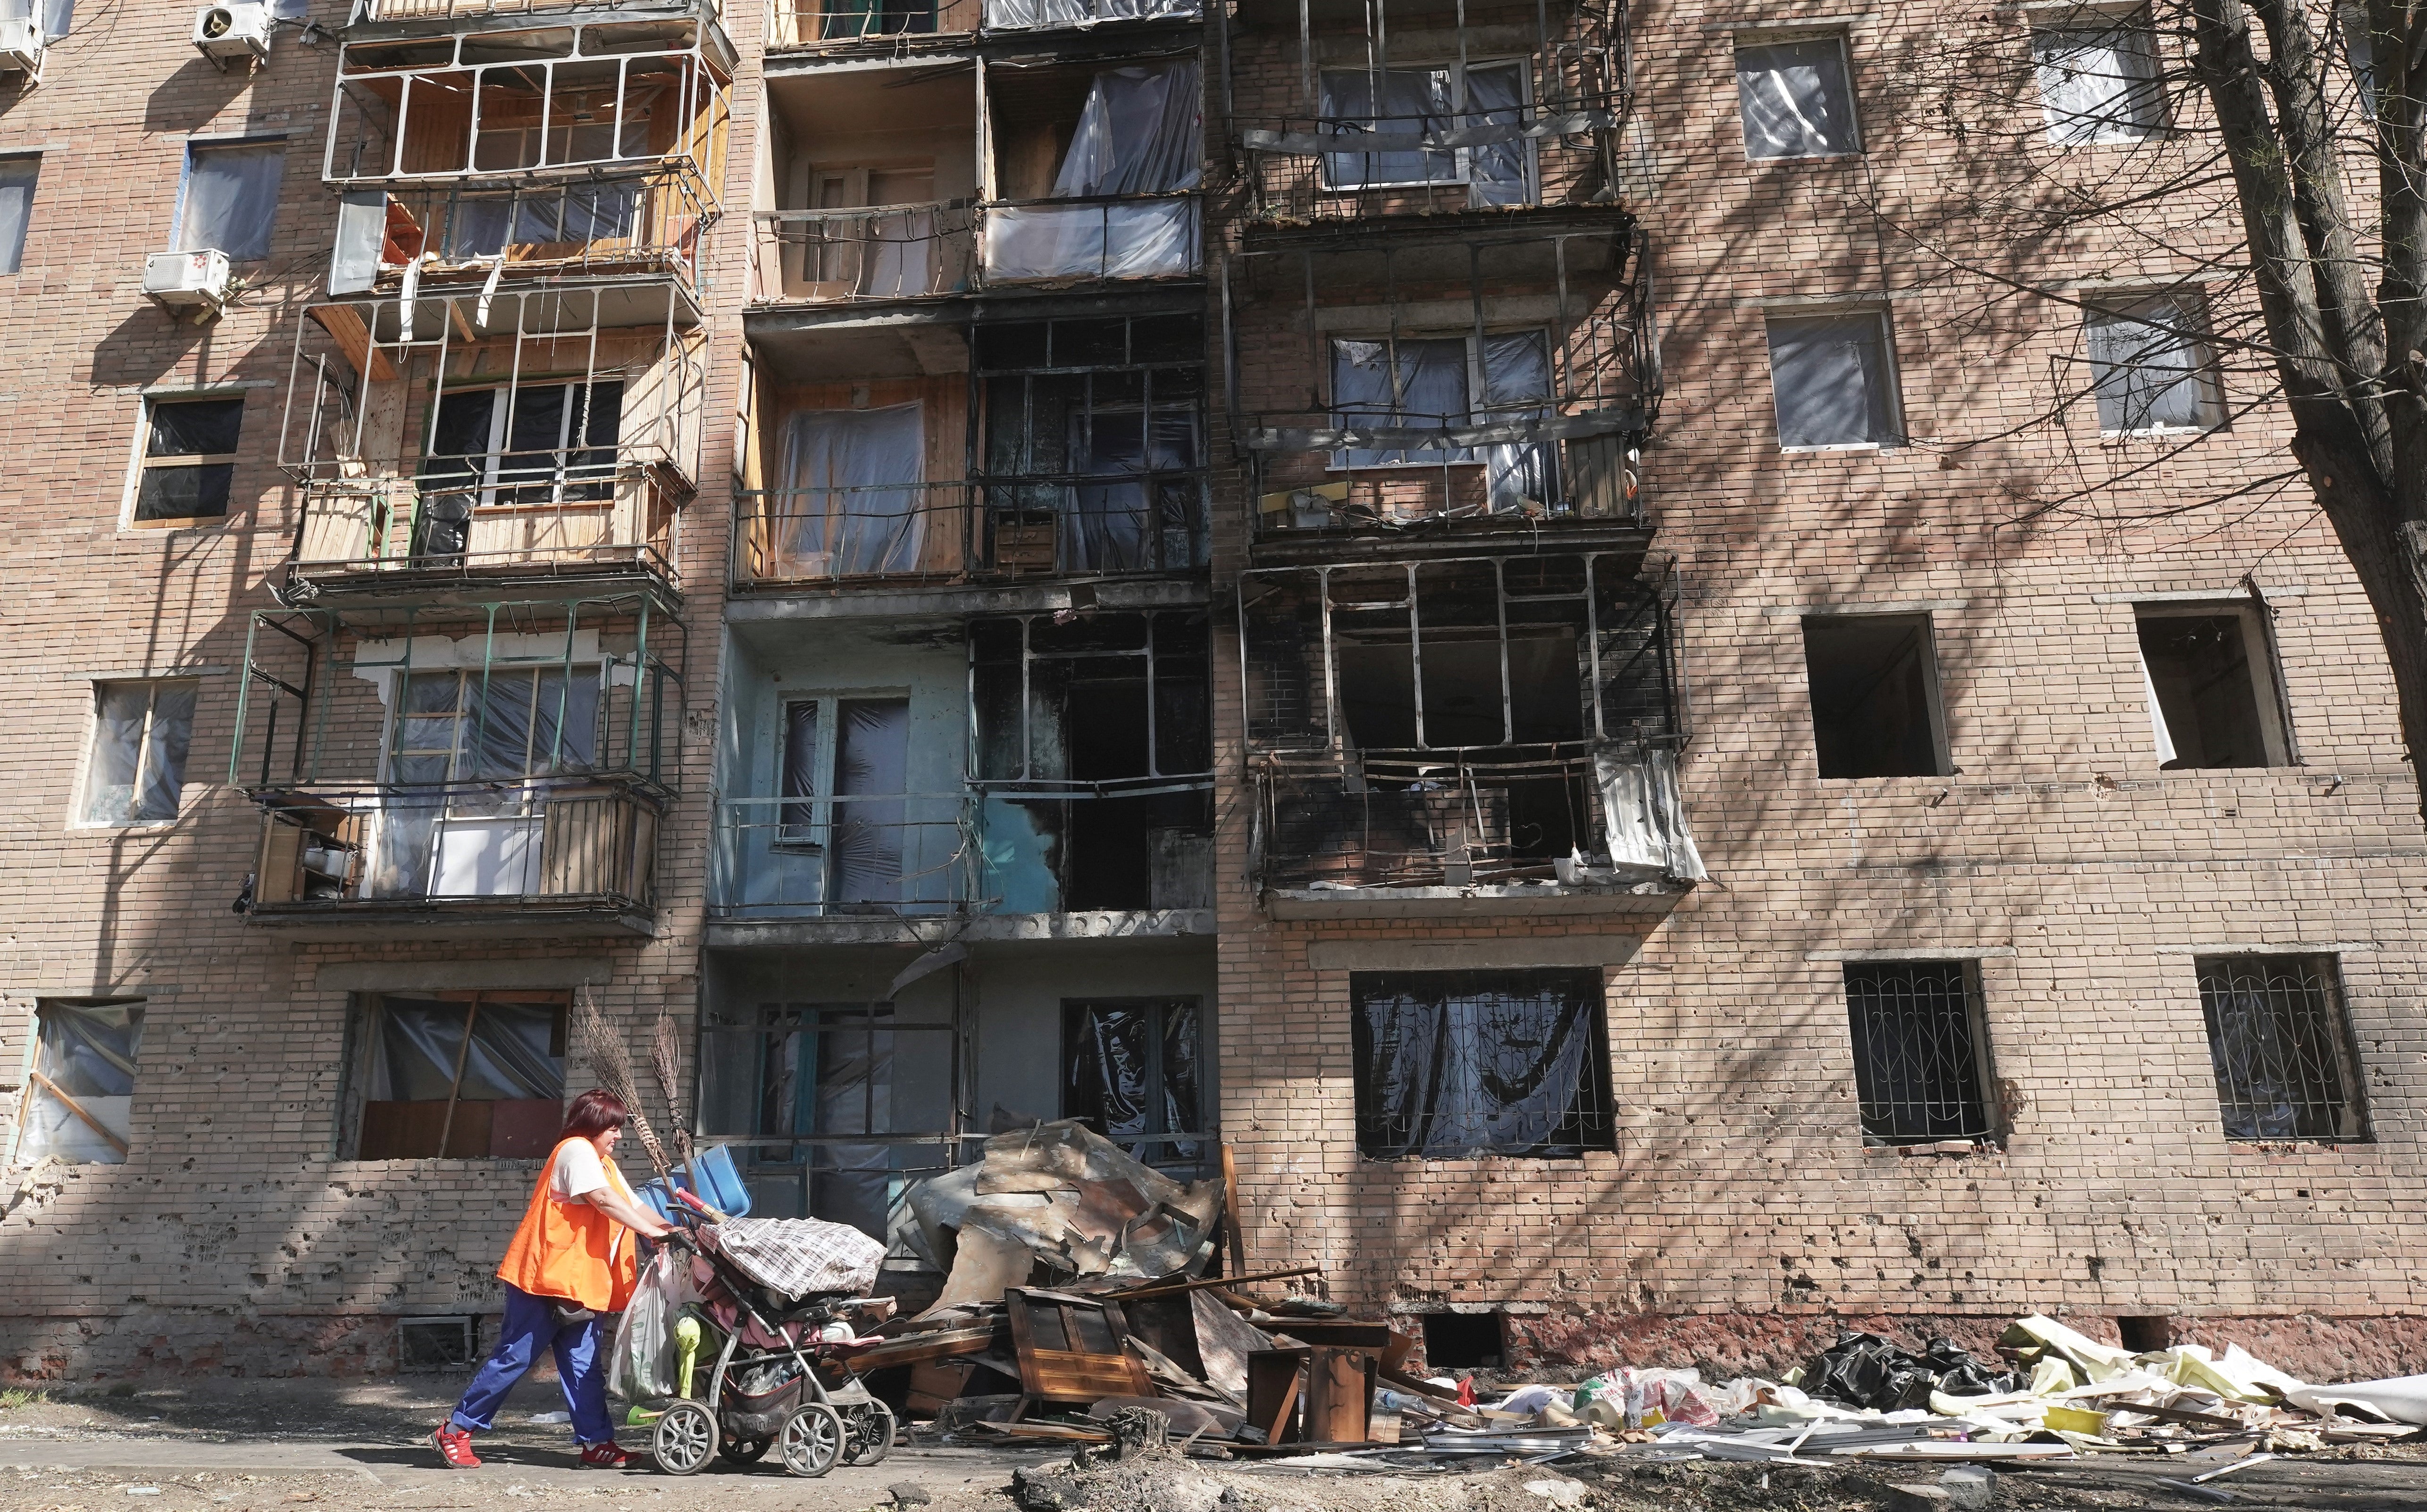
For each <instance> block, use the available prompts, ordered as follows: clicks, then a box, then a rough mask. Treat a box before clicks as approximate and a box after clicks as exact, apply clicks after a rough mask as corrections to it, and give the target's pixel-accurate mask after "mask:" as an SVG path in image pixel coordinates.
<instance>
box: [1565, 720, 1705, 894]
mask: <svg viewBox="0 0 2427 1512" xmlns="http://www.w3.org/2000/svg"><path fill="white" fill-rule="evenodd" d="M1593 775H1594V777H1595V778H1596V780H1597V781H1598V782H1599V783H1600V786H1601V806H1602V819H1603V822H1604V826H1605V827H1606V828H1607V830H1608V832H1609V859H1610V864H1611V865H1613V866H1615V867H1617V868H1619V869H1620V870H1626V871H1635V872H1643V871H1652V872H1655V873H1657V874H1659V875H1661V876H1667V877H1675V878H1677V879H1678V880H1680V881H1684V882H1702V881H1704V880H1706V879H1708V878H1709V876H1710V872H1709V871H1708V870H1705V869H1704V867H1703V865H1702V850H1701V848H1700V847H1698V846H1697V845H1695V843H1694V836H1693V833H1692V832H1691V831H1690V830H1688V829H1687V828H1686V803H1685V796H1684V794H1683V793H1682V792H1681V791H1680V790H1679V788H1678V783H1677V754H1676V753H1675V752H1674V751H1670V750H1669V749H1667V748H1665V747H1654V748H1653V749H1651V750H1648V751H1646V752H1645V753H1644V755H1643V758H1642V759H1641V760H1639V761H1627V760H1623V759H1621V758H1620V757H1619V756H1615V755H1611V754H1607V753H1596V754H1595V755H1594V756H1593Z"/></svg>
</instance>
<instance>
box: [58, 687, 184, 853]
mask: <svg viewBox="0 0 2427 1512" xmlns="http://www.w3.org/2000/svg"><path fill="white" fill-rule="evenodd" d="M201 687H202V684H201V683H199V682H196V681H195V680H193V679H192V678H184V677H181V678H176V679H173V680H170V681H165V682H105V683H96V684H94V685H93V720H92V749H91V751H90V753H89V754H88V755H87V756H86V758H85V774H84V804H83V805H82V808H81V810H80V812H79V815H78V818H79V820H80V821H81V822H83V823H87V824H160V823H166V822H167V821H170V820H172V819H175V818H176V817H177V805H178V803H179V801H180V799H181V798H182V796H183V794H184V792H185V786H186V755H187V751H188V750H189V749H190V748H191V747H192V745H193V740H194V701H195V698H196V696H197V694H198V691H199V690H200V689H201Z"/></svg>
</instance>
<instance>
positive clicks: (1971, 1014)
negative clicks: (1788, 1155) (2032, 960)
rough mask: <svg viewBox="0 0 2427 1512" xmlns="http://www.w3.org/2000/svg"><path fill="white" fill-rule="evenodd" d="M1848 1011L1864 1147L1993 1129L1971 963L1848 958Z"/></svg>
mask: <svg viewBox="0 0 2427 1512" xmlns="http://www.w3.org/2000/svg"><path fill="white" fill-rule="evenodd" d="M1846 1011H1847V1015H1848V1016H1849V1018H1850V1020H1851V1021H1852V1028H1853V1038H1854V1088H1855V1096H1856V1097H1857V1098H1858V1099H1859V1100H1860V1102H1861V1105H1862V1116H1863V1138H1864V1139H1865V1141H1866V1142H1867V1143H1870V1144H1875V1145H1918V1144H1927V1143H1930V1142H1932V1141H1936V1140H1942V1139H1987V1138H1989V1137H1991V1136H1992V1135H1994V1134H1995V1131H1996V1129H1995V1123H1994V1122H1993V1120H1992V1118H1991V1114H1990V1109H1989V1104H1988V1100H1987V1098H1986V1097H1984V1096H1983V1094H1984V1092H1985V1091H1986V1089H1987V1087H1988V1085H1989V1074H1988V1035H1987V1034H1986V1033H1985V1032H1983V1030H1982V1027H1981V1021H1980V997H1979V986H1978V984H1977V983H1976V982H1975V980H1974V977H1973V969H1972V966H1971V964H1970V963H1969V962H1965V961H1866V962H1860V963H1854V962H1849V963H1848V965H1847V967H1846Z"/></svg>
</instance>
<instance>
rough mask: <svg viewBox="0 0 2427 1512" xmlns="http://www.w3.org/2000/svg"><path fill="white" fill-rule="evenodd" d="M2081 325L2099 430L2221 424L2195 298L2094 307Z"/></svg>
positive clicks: (2176, 428)
mask: <svg viewBox="0 0 2427 1512" xmlns="http://www.w3.org/2000/svg"><path fill="white" fill-rule="evenodd" d="M2084 329H2085V334H2086V342H2087V345H2088V347H2089V350H2090V382H2091V392H2092V393H2093V394H2094V395H2095V396H2096V397H2097V400H2098V428H2099V429H2100V430H2101V431H2113V432H2119V433H2120V432H2126V431H2206V430H2209V429H2212V428H2213V427H2215V426H2216V425H2218V424H2219V423H2221V421H2222V418H2223V413H2222V412H2223V405H2222V404H2221V402H2220V400H2219V396H2218V394H2217V387H2216V370H2215V365H2214V364H2213V363H2212V362H2210V361H2209V358H2208V352H2207V342H2206V341H2205V340H2204V339H2202V337H2201V335H2200V329H2201V326H2200V316H2199V310H2198V306H2197V304H2196V303H2195V301H2191V300H2188V299H2147V300H2138V301H2133V302H2131V303H2129V304H2126V305H2121V306H2118V307H2115V308H2112V309H2104V310H2093V311H2091V312H2090V314H2089V316H2088V317H2087V323H2086V325H2085V328H2084Z"/></svg>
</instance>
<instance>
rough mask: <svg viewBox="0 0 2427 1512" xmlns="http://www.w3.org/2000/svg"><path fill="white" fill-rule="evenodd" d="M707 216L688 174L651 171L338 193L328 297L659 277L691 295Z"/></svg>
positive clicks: (580, 172) (709, 211) (708, 208)
mask: <svg viewBox="0 0 2427 1512" xmlns="http://www.w3.org/2000/svg"><path fill="white" fill-rule="evenodd" d="M714 219H716V215H715V209H714V207H713V206H712V205H711V204H709V202H708V201H707V200H706V199H705V197H704V196H703V195H702V194H701V193H700V190H699V187H698V186H697V185H696V184H694V183H693V182H692V180H691V179H690V177H689V176H687V175H685V174H683V173H681V172H678V171H675V170H672V169H665V168H660V169H656V170H652V171H643V172H636V173H627V174H623V175H620V176H617V177H613V178H606V177H601V176H598V175H596V174H594V173H592V172H591V171H588V170H586V169H577V170H568V171H563V172H559V173H546V174H532V175H529V177H527V178H526V179H525V180H524V181H522V182H518V183H513V184H506V185H482V184H444V185H431V184H422V185H412V186H407V187H399V188H396V189H377V188H370V189H355V190H350V191H349V192H348V193H347V194H346V196H345V200H344V203H343V205H342V207H341V208H340V209H339V211H338V229H337V252H336V258H335V261H334V265H333V268H332V272H331V277H330V288H331V291H332V292H333V293H338V294H347V293H362V292H366V291H376V292H378V293H382V294H395V293H399V292H400V291H401V289H402V286H403V284H404V280H405V277H406V274H407V272H408V270H410V271H411V274H412V277H413V279H414V281H415V284H416V285H420V284H425V283H426V284H432V285H443V284H446V283H448V282H459V283H460V282H464V281H470V282H475V283H480V284H482V285H485V284H486V283H487V281H488V279H489V276H490V274H491V273H492V272H496V273H497V276H498V277H499V279H500V280H501V281H502V280H503V279H504V278H505V277H507V276H508V275H511V276H512V277H513V278H514V279H515V280H517V281H518V282H519V281H525V280H534V279H539V278H577V279H605V278H636V277H637V278H670V279H674V280H676V281H678V282H679V283H680V284H681V285H682V286H683V288H684V290H685V291H686V292H687V293H690V294H692V295H693V296H694V297H695V296H696V294H697V291H698V288H699V253H700V234H701V232H702V231H703V230H705V229H706V228H707V226H708V225H709V224H710V223H711V222H712V221H713V220H714Z"/></svg>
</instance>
